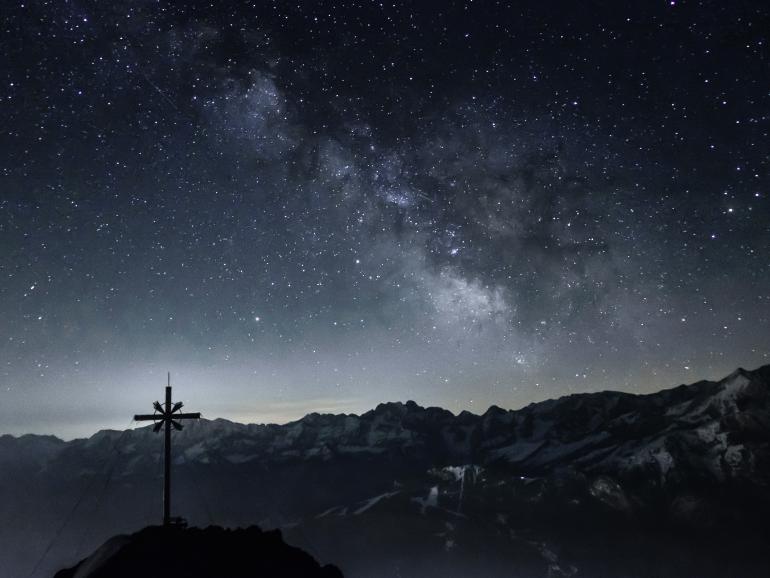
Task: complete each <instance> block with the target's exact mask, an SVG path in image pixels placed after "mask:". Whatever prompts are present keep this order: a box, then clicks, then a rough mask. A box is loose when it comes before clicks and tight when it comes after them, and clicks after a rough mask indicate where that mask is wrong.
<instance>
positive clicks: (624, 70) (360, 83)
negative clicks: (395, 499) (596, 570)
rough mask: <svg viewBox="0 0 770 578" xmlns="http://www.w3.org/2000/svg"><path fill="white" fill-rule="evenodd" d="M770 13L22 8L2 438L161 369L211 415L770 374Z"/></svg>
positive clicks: (4, 269)
mask: <svg viewBox="0 0 770 578" xmlns="http://www.w3.org/2000/svg"><path fill="white" fill-rule="evenodd" d="M768 30H770V11H768V10H767V7H766V6H764V4H763V3H761V2H755V3H754V2H744V3H720V2H707V1H703V2H683V1H682V2H658V1H655V2H635V3H625V4H624V3H617V2H604V1H597V2H591V3H588V4H585V3H567V2H555V3H544V2H497V1H489V2H486V1H484V2H482V1H475V2H473V1H467V2H457V1H447V2H419V3H418V2H383V3H379V2H368V1H367V2H363V1H360V2H351V1H346V2H331V1H329V2H295V3H288V2H282V1H274V2H254V3H251V4H248V3H244V2H211V3H208V2H197V1H185V2H163V1H140V2H129V3H108V4H105V3H97V2H92V1H81V2H23V3H14V4H13V5H9V6H8V9H7V15H6V17H5V18H4V23H3V28H2V38H3V41H2V43H1V49H2V52H3V59H2V62H3V64H2V65H0V111H1V112H2V118H3V123H2V127H1V128H0V150H1V151H2V155H1V156H0V243H1V244H2V252H1V253H0V280H1V281H0V316H1V318H2V320H3V322H2V325H0V362H2V366H0V399H2V403H0V423H2V424H3V425H2V430H3V431H9V432H14V433H18V432H24V431H53V432H56V433H59V434H61V435H64V436H72V435H85V434H88V433H91V432H93V431H94V430H95V429H96V428H97V427H103V426H107V425H110V426H112V427H118V426H121V425H124V424H123V421H125V420H123V415H124V414H125V416H126V419H128V417H129V416H130V414H132V413H134V412H135V410H138V409H140V408H141V407H144V406H146V405H147V404H148V403H149V401H151V398H153V396H155V397H157V392H158V390H159V388H160V387H161V386H162V384H163V378H162V376H163V375H165V371H166V370H167V369H170V370H171V371H172V374H173V376H174V380H175V382H176V383H177V385H178V391H179V395H181V396H183V397H184V399H185V400H186V401H187V400H189V403H190V404H194V405H195V406H196V409H202V410H203V411H204V413H205V414H206V415H208V416H210V417H213V416H223V417H230V418H233V419H239V420H246V421H265V420H268V421H272V420H278V421H281V420H287V419H292V418H296V417H299V416H300V415H302V414H303V413H305V412H308V411H335V412H338V411H345V412H348V411H362V410H366V409H367V408H369V407H371V406H373V405H375V404H376V403H378V402H381V401H385V400H394V399H401V400H405V399H415V400H416V401H418V402H419V403H422V404H432V405H441V406H444V407H447V408H449V409H451V410H454V411H459V410H462V409H470V410H472V411H474V410H475V411H483V410H485V409H486V407H487V406H488V405H489V404H492V403H496V404H498V405H502V406H508V407H517V406H521V405H524V404H526V403H530V402H533V401H539V400H542V399H545V398H547V397H555V396H559V395H564V394H567V393H572V392H581V391H595V390H599V389H607V388H612V389H622V390H626V391H636V392H642V393H643V392H648V391H653V390H655V389H657V388H660V387H664V386H669V385H673V384H674V383H675V382H683V381H693V380H695V379H699V378H702V377H718V376H719V375H720V374H722V373H725V372H728V371H731V370H732V369H734V368H735V367H736V366H738V365H744V366H756V365H759V364H762V363H766V362H767V356H768V348H769V347H770V291H769V290H768V287H770V266H769V263H768V249H769V248H770V228H769V226H768V223H769V222H770V221H769V219H768V216H770V214H769V213H768V204H767V194H768V187H767V185H768V181H767V177H768V174H767V169H768V156H767V151H768V126H769V125H770V94H769V93H768V85H767V79H768V73H769V72H770V70H768Z"/></svg>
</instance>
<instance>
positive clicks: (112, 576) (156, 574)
mask: <svg viewBox="0 0 770 578" xmlns="http://www.w3.org/2000/svg"><path fill="white" fill-rule="evenodd" d="M135 576H144V577H145V578H167V577H168V576H184V577H185V578H220V577H222V576H227V578H257V577H258V576H270V577H271V578H295V577H297V576H302V577H303V578H342V573H341V572H340V571H339V570H338V569H337V568H335V567H333V566H323V567H322V566H320V565H319V564H318V563H317V562H316V561H315V560H313V558H312V557H311V556H309V555H308V554H306V553H305V552H303V551H302V550H300V549H299V548H294V547H292V546H289V545H287V544H286V542H284V541H283V538H282V537H281V532H280V531H279V530H271V531H269V532H263V531H262V530H260V529H259V528H257V527H256V526H252V527H250V528H245V529H237V530H226V529H223V528H219V527H215V526H209V527H208V528H206V529H198V528H181V527H175V526H170V527H163V526H155V527H148V528H145V529H143V530H142V531H140V532H137V533H135V534H132V535H131V536H116V537H114V538H111V539H109V540H108V541H107V542H105V543H104V544H103V545H102V546H101V547H100V548H99V549H98V550H96V552H94V553H93V554H92V555H91V556H89V557H88V558H86V559H85V560H83V561H81V562H80V563H79V564H78V565H77V566H75V567H74V568H70V569H67V570H61V571H60V572H57V573H56V576H55V578H134V577H135Z"/></svg>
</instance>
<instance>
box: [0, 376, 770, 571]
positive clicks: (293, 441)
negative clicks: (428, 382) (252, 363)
mask: <svg viewBox="0 0 770 578" xmlns="http://www.w3.org/2000/svg"><path fill="white" fill-rule="evenodd" d="M173 444H174V482H173V483H174V505H173V507H174V510H175V512H176V513H180V514H183V515H184V516H185V517H186V518H187V519H188V520H189V521H190V523H191V524H193V525H198V526H206V525H209V524H214V523H216V524H219V525H223V526H230V527H238V526H249V525H252V524H255V523H257V524H259V525H260V526H262V527H265V528H272V527H278V528H281V529H282V531H283V533H284V535H285V537H286V539H287V541H288V542H289V543H291V544H294V545H297V546H300V547H302V548H303V549H305V550H307V551H308V552H309V553H310V554H311V555H312V556H313V557H315V558H316V559H318V560H321V561H322V562H324V563H328V562H333V563H335V564H337V565H339V566H340V568H341V569H342V571H343V572H344V573H345V575H346V576H350V577H353V578H356V577H373V578H374V577H377V578H379V577H385V576H404V577H406V576H426V577H430V576H442V578H447V577H454V576H465V575H468V574H469V573H473V574H476V575H484V576H522V577H525V576H526V577H539V576H588V577H591V578H594V577H597V576H612V577H617V576H629V577H631V576H640V577H641V576H652V575H655V576H660V577H665V576H672V577H673V576H677V577H681V576H703V577H706V576H714V577H716V576H764V575H768V571H770V555H768V554H766V552H765V550H766V548H765V543H766V541H767V539H768V537H770V536H768V530H767V524H766V520H767V519H768V514H770V492H768V485H770V366H765V367H762V368H759V369H757V370H755V371H746V370H743V369H739V370H737V371H735V372H734V373H732V374H730V375H729V376H727V377H726V378H724V379H722V380H720V381H716V382H711V381H701V382H698V383H695V384H692V385H682V386H679V387H676V388H674V389H669V390H664V391H660V392H657V393H654V394H649V395H633V394H627V393H618V392H601V393H592V394H576V395H571V396H568V397H563V398H560V399H556V400H549V401H545V402H542V403H536V404H532V405H529V406H527V407H525V408H523V409H519V410H514V411H507V410H503V409H501V408H498V407H491V408H489V410H487V411H486V412H485V413H484V414H482V415H475V414H471V413H468V412H462V413H460V414H459V415H456V416H455V415H453V414H452V413H451V412H449V411H446V410H444V409H441V408H423V407H420V406H418V405H417V404H415V403H414V402H406V403H385V404H381V405H379V406H377V407H376V408H375V409H373V410H371V411H369V412H367V413H364V414H362V415H360V416H357V415H319V414H310V415H307V416H305V417H304V418H302V419H300V420H298V421H295V422H292V423H289V424H285V425H243V424H237V423H232V422H229V421H226V420H213V421H206V420H200V421H199V422H192V423H190V424H188V425H186V427H185V429H184V430H183V431H181V432H175V433H174V441H173ZM161 451H162V442H161V436H159V435H156V434H153V433H152V431H151V428H149V427H148V428H141V429H136V430H127V431H125V432H119V431H102V432H99V433H97V434H95V435H94V436H92V437H91V438H89V439H85V440H75V441H71V442H66V443H65V442H61V441H59V440H56V439H55V438H49V437H43V436H24V437H22V438H12V437H10V436H2V437H0V464H1V465H2V466H3V468H2V472H1V473H0V515H2V516H3V519H4V520H6V523H5V524H4V527H3V528H1V529H0V541H2V543H4V544H7V545H9V547H8V548H6V549H3V550H2V552H0V575H3V576H5V575H8V576H17V575H26V574H29V572H30V569H31V568H32V567H33V566H35V564H36V563H38V562H39V560H40V557H41V554H42V553H43V551H44V549H45V548H46V547H47V546H48V545H49V544H52V546H51V547H50V549H49V551H48V552H47V554H46V555H45V557H44V559H43V561H42V562H40V563H39V564H38V571H37V573H36V574H35V575H36V576H50V575H51V574H53V570H54V569H58V568H61V567H62V566H64V565H67V564H69V565H71V564H73V563H75V562H76V561H77V560H78V559H79V558H81V557H82V555H83V554H84V553H85V552H87V551H90V550H92V549H93V548H95V547H96V546H97V545H98V544H99V543H100V542H102V541H103V540H104V539H106V538H107V537H108V536H111V535H113V534H115V533H116V532H124V533H128V532H132V531H135V530H137V529H138V528H141V527H144V526H146V525H148V524H149V523H152V522H154V521H156V519H157V517H158V515H159V511H160V487H161V485H160V484H161V481H160V476H161V475H162V474H161V469H160V465H161V462H160V457H161ZM54 538H55V539H54ZM52 540H53V542H52Z"/></svg>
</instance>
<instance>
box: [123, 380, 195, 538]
mask: <svg viewBox="0 0 770 578" xmlns="http://www.w3.org/2000/svg"><path fill="white" fill-rule="evenodd" d="M182 406H183V404H182V402H181V401H178V402H176V403H172V401H171V373H169V374H168V385H166V402H165V403H164V404H163V405H161V404H160V402H157V401H156V402H155V403H154V404H153V407H154V408H155V413H150V414H140V415H135V416H134V419H135V420H136V421H153V422H155V426H154V427H153V428H152V431H154V432H159V431H160V428H162V427H163V428H165V432H164V434H165V456H164V466H165V467H164V468H163V525H164V526H170V525H171V428H172V427H173V428H174V429H175V430H181V429H183V426H182V424H181V423H179V421H178V420H182V419H200V417H201V414H200V413H177V412H179V410H181V409H182Z"/></svg>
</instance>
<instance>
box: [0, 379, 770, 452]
mask: <svg viewBox="0 0 770 578" xmlns="http://www.w3.org/2000/svg"><path fill="white" fill-rule="evenodd" d="M752 374H761V375H764V376H767V378H768V379H770V364H765V365H761V366H759V367H757V368H756V369H753V370H749V369H745V368H743V367H738V368H737V369H735V370H733V371H732V372H731V373H729V374H728V375H726V376H725V377H724V378H722V379H718V380H716V381H714V380H706V379H702V380H698V381H696V382H693V383H682V384H679V385H674V386H671V387H667V388H664V389H660V390H657V391H654V392H649V393H632V392H627V391H620V390H615V389H604V390H600V391H592V392H576V393H570V394H567V395H563V396H560V397H553V398H547V399H544V400H541V401H535V402H531V403H528V404H527V405H524V406H521V407H519V408H508V409H506V408H503V407H501V406H499V405H497V404H494V403H493V404H491V405H490V406H489V407H488V408H487V409H486V410H485V411H484V412H482V413H474V412H472V411H470V410H467V409H463V410H461V411H460V412H459V413H457V414H455V413H454V412H452V411H451V410H449V409H446V408H443V407H441V406H435V405H427V406H422V405H420V404H418V403H417V402H415V401H414V400H411V399H408V400H406V401H400V400H393V401H384V402H380V403H378V404H377V405H376V406H375V407H374V408H372V409H369V410H366V411H365V412H362V413H358V414H357V413H327V412H315V411H313V412H309V413H307V414H305V415H304V416H302V417H299V418H297V419H295V420H291V421H288V422H285V423H275V422H239V421H236V420H231V419H228V418H223V417H216V418H205V417H202V418H201V419H200V421H201V422H202V423H218V422H219V423H228V424H233V425H236V426H245V427H249V426H257V427H286V426H291V425H293V424H296V423H299V422H303V421H305V420H308V419H316V418H318V417H355V418H362V417H365V416H367V415H369V414H376V413H377V412H379V411H387V410H388V409H391V408H415V409H418V410H440V411H442V412H446V413H448V414H450V415H451V416H452V417H454V418H459V417H461V416H463V414H467V415H469V416H473V417H477V418H480V417H484V416H485V415H487V414H488V413H490V412H497V411H498V410H499V411H502V412H504V413H516V412H521V411H524V410H526V409H528V408H531V407H533V406H541V405H543V404H552V403H556V402H561V401H565V400H568V399H578V398H588V397H591V396H606V395H619V396H628V397H630V398H650V397H654V396H658V395H660V394H663V393H666V392H674V391H676V390H680V389H682V388H684V389H689V388H703V387H708V386H714V385H718V384H720V383H722V382H724V381H726V380H728V379H730V378H731V377H734V376H739V375H742V376H750V375H752ZM151 428H152V426H151V425H148V426H142V427H138V428H129V429H138V430H141V429H151ZM124 431H127V430H120V429H114V428H105V429H101V430H98V431H96V432H94V433H93V434H92V435H90V436H87V437H78V438H73V439H69V440H65V439H63V438H60V437H59V436H56V435H55V434H46V433H40V434H38V433H24V434H20V435H14V434H9V433H5V434H0V441H2V440H3V439H6V438H10V439H16V440H21V439H22V438H47V439H49V440H58V441H60V442H63V443H72V442H77V441H83V440H89V439H91V438H93V437H95V436H99V435H100V434H107V433H117V434H121V433H122V432H124Z"/></svg>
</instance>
